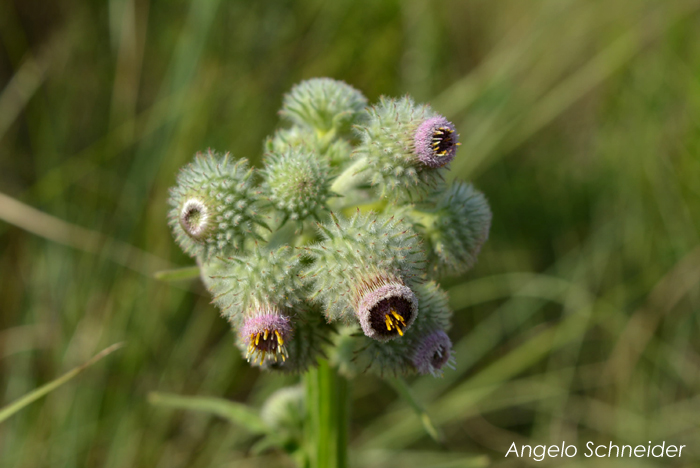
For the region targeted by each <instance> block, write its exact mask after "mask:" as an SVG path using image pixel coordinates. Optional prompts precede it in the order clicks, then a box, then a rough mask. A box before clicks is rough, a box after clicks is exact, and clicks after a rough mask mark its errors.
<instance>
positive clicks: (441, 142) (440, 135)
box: [433, 126, 455, 156]
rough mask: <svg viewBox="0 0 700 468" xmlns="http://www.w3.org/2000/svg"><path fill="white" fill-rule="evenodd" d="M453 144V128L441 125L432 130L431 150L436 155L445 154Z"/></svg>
mask: <svg viewBox="0 0 700 468" xmlns="http://www.w3.org/2000/svg"><path fill="white" fill-rule="evenodd" d="M454 146H455V140H454V130H452V129H451V128H449V127H444V126H443V127H439V128H438V129H437V130H435V131H434V132H433V152H434V153H435V154H436V155H438V156H446V155H447V153H448V152H449V151H450V150H452V148H454Z"/></svg>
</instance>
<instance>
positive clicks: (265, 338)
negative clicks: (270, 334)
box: [263, 328, 267, 340]
mask: <svg viewBox="0 0 700 468" xmlns="http://www.w3.org/2000/svg"><path fill="white" fill-rule="evenodd" d="M263 339H264V340H267V328H266V329H265V337H264V338H263Z"/></svg>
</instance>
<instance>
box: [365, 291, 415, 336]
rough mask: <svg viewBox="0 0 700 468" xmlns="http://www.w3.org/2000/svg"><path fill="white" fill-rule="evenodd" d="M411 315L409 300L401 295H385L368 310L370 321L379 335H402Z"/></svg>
mask: <svg viewBox="0 0 700 468" xmlns="http://www.w3.org/2000/svg"><path fill="white" fill-rule="evenodd" d="M412 315H413V311H412V304H411V302H410V301H408V300H406V299H404V298H403V297H387V298H386V299H382V300H381V301H379V302H378V303H377V304H376V305H375V306H374V307H372V309H371V310H370V323H371V324H372V328H373V329H374V331H375V332H376V333H377V334H378V335H380V336H383V337H389V336H396V335H400V336H403V332H404V330H405V329H406V324H407V323H409V322H410V320H411V316H412Z"/></svg>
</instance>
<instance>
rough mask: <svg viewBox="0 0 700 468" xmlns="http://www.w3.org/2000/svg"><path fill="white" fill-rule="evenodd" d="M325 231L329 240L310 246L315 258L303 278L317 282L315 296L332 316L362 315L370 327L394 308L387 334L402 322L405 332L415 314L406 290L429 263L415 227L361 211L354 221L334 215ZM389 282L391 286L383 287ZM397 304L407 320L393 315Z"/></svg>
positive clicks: (309, 252) (326, 238)
mask: <svg viewBox="0 0 700 468" xmlns="http://www.w3.org/2000/svg"><path fill="white" fill-rule="evenodd" d="M319 230H320V232H321V235H322V236H323V238H324V241H323V242H322V243H320V244H317V245H313V246H310V247H309V248H308V249H307V252H308V254H309V255H310V256H311V258H312V259H314V263H313V264H312V265H310V266H309V267H308V268H307V269H306V271H305V272H304V275H303V277H304V278H305V279H307V280H310V281H313V282H314V285H313V289H314V292H313V293H312V298H314V299H316V300H318V301H320V302H321V303H322V304H323V305H324V307H325V309H326V314H327V317H328V319H329V320H334V319H339V318H345V319H347V318H349V317H352V316H353V315H356V316H357V317H358V318H359V319H360V320H364V321H365V322H366V331H367V332H370V331H371V330H372V329H374V326H373V325H372V324H371V320H370V318H369V317H371V316H372V315H373V314H374V315H376V316H379V315H381V319H382V320H384V319H385V316H386V314H385V313H383V312H381V311H383V310H384V309H385V308H386V307H388V309H386V311H387V312H389V314H390V315H389V317H390V323H391V326H392V329H391V330H389V331H390V332H391V333H389V334H388V335H389V336H382V339H387V338H393V337H394V336H398V335H399V333H398V330H397V329H396V326H399V327H400V329H401V332H402V333H403V332H404V331H405V330H406V328H407V327H409V326H410V325H411V323H412V321H413V319H414V316H415V309H414V308H413V307H411V306H409V304H412V302H413V301H412V299H410V298H411V295H410V294H409V292H407V291H406V290H409V291H410V289H409V287H410V286H411V285H412V284H413V283H414V282H415V279H416V277H417V276H419V275H420V274H421V273H422V266H423V262H424V256H423V252H422V250H420V247H419V243H418V240H417V238H416V235H415V233H414V232H413V231H412V230H411V228H410V227H409V226H408V225H406V224H404V223H403V222H402V221H401V220H398V219H396V218H394V217H390V216H387V215H377V214H374V213H369V214H367V215H363V214H361V213H360V212H359V211H358V212H357V213H356V214H355V215H354V216H353V217H352V218H351V219H349V220H347V219H339V218H336V217H335V216H334V217H333V221H332V222H330V223H326V224H319ZM384 286H391V287H390V288H385V289H381V288H382V287H384ZM403 288H406V289H403ZM390 298H394V299H391V300H389V299H390ZM400 298H403V299H400ZM385 299H386V301H385ZM392 304H393V305H394V310H395V312H396V313H397V315H399V316H401V317H403V321H404V322H403V323H402V322H401V321H400V320H399V319H397V318H395V317H394V315H393V314H391V305H392ZM399 305H400V307H399ZM372 311H375V312H372ZM399 311H402V313H403V314H405V315H401V313H399ZM411 311H413V313H411ZM377 314H378V315H377ZM382 314H383V315H382ZM363 317H365V319H363ZM395 320H399V321H398V322H395ZM404 323H405V324H404ZM386 326H387V325H386V323H384V328H385V329H386ZM364 328H365V327H363V329H364ZM370 333H372V335H373V336H374V337H376V338H379V337H380V335H378V334H376V333H374V332H370Z"/></svg>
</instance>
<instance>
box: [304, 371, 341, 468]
mask: <svg viewBox="0 0 700 468" xmlns="http://www.w3.org/2000/svg"><path fill="white" fill-rule="evenodd" d="M305 379H306V407H307V410H306V412H307V419H306V428H305V438H306V444H305V445H306V447H307V450H308V455H309V457H308V459H309V465H308V466H309V468H346V467H347V446H348V416H349V406H350V405H349V392H348V381H347V380H346V379H345V378H344V377H341V376H340V375H338V372H337V370H336V369H335V368H334V367H332V366H331V365H330V364H329V363H328V361H326V360H324V359H322V360H321V361H320V362H319V365H318V368H317V369H313V370H310V371H309V372H308V373H307V374H306V376H305Z"/></svg>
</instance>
